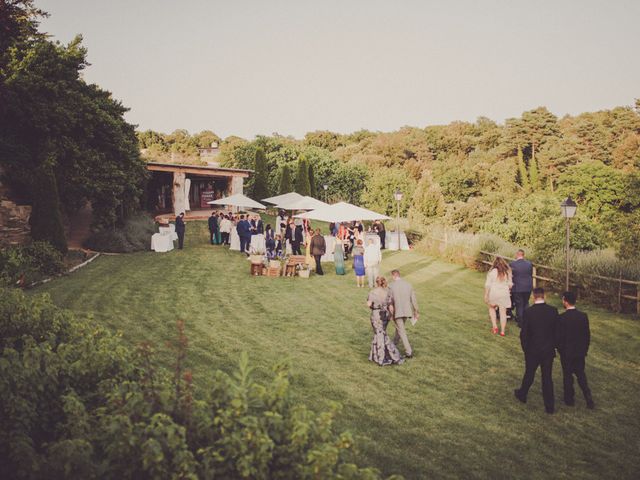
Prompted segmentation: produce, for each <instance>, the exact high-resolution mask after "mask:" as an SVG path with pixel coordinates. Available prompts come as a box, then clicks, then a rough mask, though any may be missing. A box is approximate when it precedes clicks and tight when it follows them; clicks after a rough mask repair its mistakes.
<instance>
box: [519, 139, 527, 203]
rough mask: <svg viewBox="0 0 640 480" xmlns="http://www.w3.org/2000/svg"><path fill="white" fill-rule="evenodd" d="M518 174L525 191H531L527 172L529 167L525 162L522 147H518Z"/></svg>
mask: <svg viewBox="0 0 640 480" xmlns="http://www.w3.org/2000/svg"><path fill="white" fill-rule="evenodd" d="M518 176H519V178H520V185H521V186H522V189H523V190H524V191H525V192H528V191H529V189H530V188H529V187H530V184H529V174H528V173H527V167H526V165H525V164H524V158H523V156H522V148H520V147H518Z"/></svg>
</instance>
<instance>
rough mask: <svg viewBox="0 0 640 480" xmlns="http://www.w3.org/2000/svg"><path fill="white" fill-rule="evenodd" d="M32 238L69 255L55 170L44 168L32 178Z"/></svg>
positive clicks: (37, 171)
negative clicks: (47, 243)
mask: <svg viewBox="0 0 640 480" xmlns="http://www.w3.org/2000/svg"><path fill="white" fill-rule="evenodd" d="M32 182H33V183H32V192H31V194H32V201H33V206H32V209H31V216H30V217H29V225H30V226H31V238H33V239H34V240H42V241H45V242H49V243H50V244H51V245H53V246H54V247H55V248H56V249H58V250H59V251H60V252H62V253H67V239H66V237H65V235H64V227H63V226H62V215H61V213H60V198H59V195H58V185H57V183H56V177H55V175H54V174H53V169H52V168H51V167H50V166H42V167H40V168H39V169H38V170H36V172H34V175H33V178H32Z"/></svg>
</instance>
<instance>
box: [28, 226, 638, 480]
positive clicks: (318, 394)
mask: <svg viewBox="0 0 640 480" xmlns="http://www.w3.org/2000/svg"><path fill="white" fill-rule="evenodd" d="M206 236H207V234H206V231H205V227H204V223H197V224H196V223H189V224H188V227H187V239H186V244H185V250H183V251H178V250H175V251H173V252H170V253H166V254H156V253H151V252H147V253H137V254H128V255H118V256H102V257H101V258H98V259H97V260H96V261H94V262H93V263H91V264H90V265H88V266H87V267H85V268H83V269H82V270H80V271H78V272H76V273H74V274H73V275H71V276H69V277H65V278H61V279H58V280H55V281H53V282H51V283H49V284H46V285H44V286H42V287H40V288H38V289H36V290H35V291H34V292H35V293H39V292H48V293H49V294H50V295H51V296H52V298H53V299H54V300H55V302H56V303H57V304H59V305H61V306H64V307H66V308H69V309H71V310H73V311H75V312H78V313H87V314H91V315H93V316H94V317H95V318H96V319H97V320H98V321H99V322H102V323H104V324H106V325H109V326H110V327H113V328H114V329H117V330H120V331H122V332H123V335H124V338H125V339H127V341H130V342H131V343H132V344H135V343H138V342H140V341H142V340H148V341H151V342H153V343H154V344H155V345H156V346H157V348H158V349H159V350H160V358H161V360H162V361H163V362H165V363H166V364H169V362H170V361H171V357H170V353H169V351H168V348H167V347H166V341H167V340H169V339H172V338H174V337H175V333H176V329H175V323H176V320H178V319H184V320H185V321H186V331H187V334H188V335H189V337H190V353H189V355H190V356H189V362H190V367H191V368H192V369H193V370H194V377H195V379H196V383H197V385H198V387H199V388H200V389H206V388H207V386H208V385H209V382H210V381H211V379H212V377H211V374H212V371H213V370H215V369H223V370H227V371H228V370H230V369H231V368H233V366H234V364H235V363H236V362H237V359H238V356H239V354H240V352H242V351H247V352H248V353H249V355H250V358H251V360H252V363H253V364H254V366H255V367H256V372H257V375H258V376H259V377H263V376H266V375H268V374H269V371H270V369H271V367H272V365H274V364H275V363H276V362H280V361H282V360H287V361H288V362H289V363H290V365H291V371H292V374H293V383H292V388H293V390H294V394H295V396H296V397H297V398H299V399H300V400H301V401H304V402H305V403H307V404H308V405H309V406H311V407H312V408H314V409H318V410H319V409H322V408H324V407H325V406H326V405H327V404H328V402H330V401H338V402H340V403H341V404H342V405H343V410H342V413H341V415H340V419H339V427H340V428H346V429H349V430H351V431H352V432H353V433H354V434H355V435H356V436H357V438H358V445H359V453H358V454H357V460H358V462H359V463H361V464H363V465H373V466H376V467H377V468H379V469H380V470H382V471H383V472H384V473H386V474H391V473H400V474H402V475H404V476H405V477H406V478H580V479H602V478H615V479H627V478H628V479H631V478H638V472H639V471H640V408H639V407H640V322H638V320H637V319H633V318H632V317H629V316H621V315H615V314H612V313H608V312H605V311H603V310H600V309H596V308H591V307H587V308H585V309H586V310H587V311H588V313H589V314H590V318H591V327H592V347H591V350H590V354H589V357H588V359H587V375H588V376H589V381H590V383H591V387H592V390H593V394H594V400H595V402H596V405H597V406H596V410H594V411H590V410H587V409H586V407H585V405H584V402H583V401H582V398H581V397H580V396H579V395H578V396H577V402H576V406H575V407H573V408H569V407H565V406H564V405H563V404H561V402H560V399H561V396H562V385H561V371H560V365H559V361H556V363H555V364H554V367H555V368H554V378H555V388H556V401H557V403H556V405H557V409H558V410H557V413H556V414H555V415H552V416H550V415H547V414H545V413H544V407H543V405H542V397H541V394H540V378H539V375H538V376H537V377H536V382H535V383H534V385H533V387H532V389H531V392H530V396H529V402H528V403H527V404H526V405H522V404H520V403H519V402H517V401H516V400H515V399H514V397H513V393H512V392H513V389H514V388H515V387H517V386H519V382H520V379H521V375H522V372H523V358H522V354H521V351H520V345H519V341H518V336H517V334H518V330H517V328H516V327H511V326H510V327H509V330H508V332H507V337H505V338H500V337H496V336H492V335H491V334H490V330H489V322H488V319H487V313H486V310H485V307H484V304H483V303H482V290H483V283H484V275H483V274H481V273H477V272H473V271H470V270H467V269H465V268H463V267H460V266H457V265H451V264H447V263H444V262H441V261H439V260H436V259H433V258H429V257H425V256H421V255H419V254H416V253H413V252H402V253H396V252H389V253H385V256H384V263H383V267H384V268H383V271H384V273H388V272H389V271H390V270H391V269H392V268H399V269H400V271H401V272H402V273H403V276H404V277H405V278H406V279H407V280H409V281H410V282H412V283H413V285H414V286H415V288H416V291H417V294H418V301H419V303H420V305H421V310H422V316H421V319H420V322H418V324H417V325H416V326H414V327H411V326H409V327H408V330H409V332H408V333H409V339H410V341H411V342H412V344H413V346H414V351H415V358H414V359H411V360H409V361H407V362H406V363H405V364H404V365H401V366H394V367H385V368H380V367H378V366H376V365H374V364H372V363H370V362H368V361H367V355H368V352H369V345H370V340H371V326H370V324H369V319H368V310H367V308H366V306H365V303H364V302H365V298H366V293H367V292H366V290H364V289H358V288H356V286H355V279H354V277H353V276H352V275H353V274H352V272H349V273H350V274H348V275H347V276H336V275H335V274H334V273H333V268H332V264H328V266H327V268H325V271H326V272H328V274H327V275H325V276H324V277H317V276H312V277H311V278H310V279H300V278H294V279H291V278H275V279H274V278H266V277H251V276H249V274H248V272H249V265H248V262H247V260H246V259H244V257H243V256H242V255H241V254H239V253H238V252H230V251H228V250H227V249H226V248H223V247H218V246H211V245H209V244H207V238H206ZM550 301H551V302H553V303H555V304H557V303H558V302H557V298H553V299H550ZM578 392H579V389H578Z"/></svg>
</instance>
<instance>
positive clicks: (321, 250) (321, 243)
mask: <svg viewBox="0 0 640 480" xmlns="http://www.w3.org/2000/svg"><path fill="white" fill-rule="evenodd" d="M309 247H310V248H311V255H313V258H314V259H315V260H316V273H317V274H318V275H324V272H323V271H322V264H321V261H320V259H321V258H322V256H323V255H324V254H325V252H326V251H327V243H326V242H325V240H324V237H323V236H322V232H321V231H320V229H319V228H317V229H316V232H315V234H314V235H313V237H311V245H310V246H309Z"/></svg>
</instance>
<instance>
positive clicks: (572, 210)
mask: <svg viewBox="0 0 640 480" xmlns="http://www.w3.org/2000/svg"><path fill="white" fill-rule="evenodd" d="M577 209H578V205H576V202H574V201H573V200H572V199H571V197H570V196H569V197H567V198H566V199H565V200H564V201H563V202H562V203H561V204H560V210H561V211H562V216H563V217H564V218H565V219H566V224H567V243H566V259H567V272H566V280H565V291H567V292H568V291H569V221H570V220H571V219H572V218H573V217H574V216H575V214H576V210H577Z"/></svg>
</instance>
